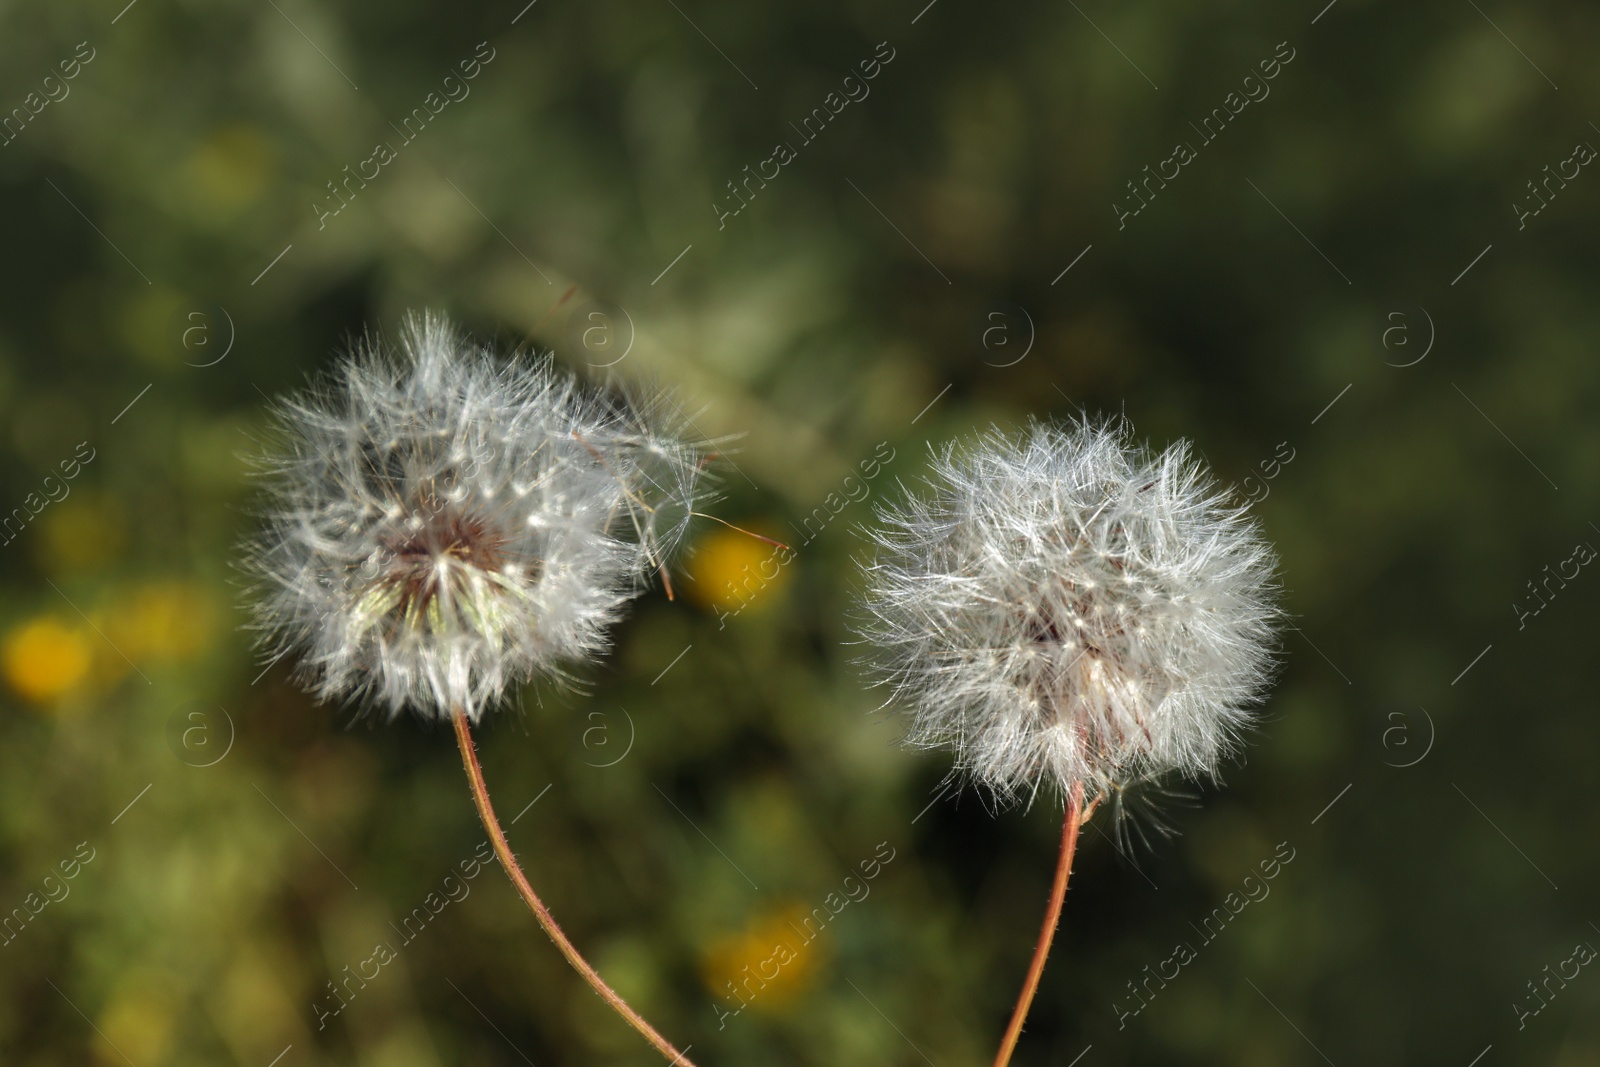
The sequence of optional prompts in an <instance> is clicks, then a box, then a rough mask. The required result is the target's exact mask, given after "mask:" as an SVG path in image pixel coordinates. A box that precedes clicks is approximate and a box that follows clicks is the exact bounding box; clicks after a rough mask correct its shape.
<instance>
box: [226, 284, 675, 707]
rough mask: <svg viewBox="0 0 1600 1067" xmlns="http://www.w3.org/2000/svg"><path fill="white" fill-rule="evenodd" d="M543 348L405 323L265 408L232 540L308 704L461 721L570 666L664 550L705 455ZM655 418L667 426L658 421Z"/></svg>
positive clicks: (260, 621) (264, 635)
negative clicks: (532, 351) (254, 485)
mask: <svg viewBox="0 0 1600 1067" xmlns="http://www.w3.org/2000/svg"><path fill="white" fill-rule="evenodd" d="M668 405H670V401H667V400H664V399H660V398H658V399H657V401H656V402H655V403H652V404H643V403H639V402H629V401H617V400H613V399H611V398H608V397H606V396H604V395H603V394H600V393H599V392H597V391H594V390H591V389H588V388H586V387H584V386H582V385H581V384H580V383H578V382H577V381H576V380H575V379H574V378H573V377H572V376H570V375H568V374H565V373H563V372H560V371H558V370H557V369H555V368H554V367H553V366H552V365H551V362H550V360H549V359H548V357H513V358H511V359H509V360H502V359H500V358H498V357H497V356H496V355H495V354H494V353H493V352H492V351H491V350H489V349H488V348H486V347H484V346H481V345H478V344H475V343H474V342H472V341H470V340H469V339H467V338H466V337H464V336H463V335H462V334H460V333H459V332H458V331H457V330H456V329H455V328H454V327H452V326H451V325H450V323H449V322H447V321H446V320H445V319H443V318H440V317H437V316H434V315H427V316H422V317H416V316H412V317H408V319H407V321H406V324H405V329H404V331H403V333H402V336H401V341H400V345H399V348H398V351H394V350H392V349H391V348H390V347H389V346H387V345H385V344H384V343H382V342H381V341H378V340H375V339H369V340H367V341H366V342H364V343H363V344H361V345H359V346H357V348H356V350H355V351H354V352H353V353H352V354H351V355H350V356H349V357H348V358H347V359H346V360H345V361H343V362H342V363H341V364H340V365H339V366H338V367H337V368H335V369H334V371H333V372H332V373H331V374H330V375H329V376H328V377H327V378H326V379H325V380H324V381H323V382H321V383H319V384H318V385H316V386H314V387H313V388H312V389H311V390H310V391H309V392H308V393H307V394H305V395H303V396H301V397H298V398H295V399H291V400H287V401H284V402H281V403H280V404H279V405H278V406H277V407H276V409H275V412H274V414H275V416H276V420H275V421H276V425H275V431H276V432H275V433H274V435H273V438H274V439H273V440H272V441H271V442H270V443H269V445H268V446H267V448H266V449H264V451H263V453H262V454H261V455H260V456H258V457H256V458H257V460H258V464H259V467H260V473H261V474H262V475H263V476H264V478H265V481H266V486H267V503H266V506H265V508H264V509H263V516H262V519H263V521H262V528H261V529H260V531H259V532H258V533H257V534H256V535H255V536H254V537H253V538H251V539H250V541H249V542H248V543H247V544H246V546H245V555H244V567H245V570H246V571H247V573H248V574H250V576H251V577H252V579H253V590H252V592H253V598H252V599H253V603H252V607H253V610H254V617H255V623H254V625H255V628H256V629H257V630H258V631H259V633H260V642H261V644H262V646H263V647H264V649H265V651H266V652H267V654H268V655H269V656H270V657H272V658H273V659H274V660H275V659H277V658H281V657H282V656H285V655H289V654H291V653H298V654H299V656H300V660H299V667H298V672H297V677H298V679H299V680H300V681H302V682H303V683H305V684H306V685H307V687H308V688H309V689H310V690H311V691H312V692H313V693H314V695H316V696H317V697H318V698H319V699H324V700H336V699H343V698H357V699H360V700H364V701H365V702H367V703H369V704H372V705H376V706H378V707H380V708H383V709H385V710H387V711H388V712H389V714H390V715H391V716H393V715H395V714H398V713H399V712H400V711H401V710H402V709H403V708H407V707H409V708H411V709H413V710H414V711H417V712H419V713H421V714H423V715H425V716H436V717H439V718H447V717H448V716H449V715H450V714H451V711H452V709H454V708H457V707H459V708H461V709H463V710H464V711H466V712H467V714H468V715H470V716H471V717H472V718H474V719H476V718H478V717H479V716H481V715H482V714H483V712H484V711H485V710H486V709H487V708H488V707H490V706H491V705H492V704H493V703H494V701H495V700H496V698H498V697H499V696H500V695H501V694H502V693H503V691H504V690H505V689H506V687H508V686H510V685H514V684H518V683H522V682H526V681H528V680H530V679H533V678H535V677H547V678H553V679H569V678H570V675H569V674H568V669H569V668H570V666H571V665H573V664H575V663H578V662H581V661H583V660H585V659H588V658H591V657H593V656H595V655H597V654H599V653H600V652H602V651H603V650H604V649H605V647H606V644H607V627H608V626H609V625H610V624H611V623H613V622H614V621H616V619H617V618H618V617H619V615H620V614H621V612H622V609H623V607H624V605H625V604H626V603H627V601H628V600H629V599H630V598H631V597H633V596H634V595H635V594H636V593H637V592H639V590H640V589H641V588H642V586H643V583H645V582H646V581H648V579H649V577H650V575H651V573H652V572H653V571H655V570H656V569H658V568H659V567H661V566H663V565H664V561H665V559H666V557H667V556H668V555H669V554H670V552H671V551H672V550H673V548H674V547H675V545H676V542H677V540H678V539H679V538H680V537H681V535H682V533H683V531H684V528H685V525H686V523H687V521H688V514H689V512H690V511H691V510H692V508H693V507H694V505H695V504H696V502H697V496H698V494H700V493H701V492H702V487H703V478H702V475H703V471H704V467H705V460H706V456H705V454H704V452H703V451H702V450H701V449H700V448H699V447H697V446H694V445H691V444H688V443H686V442H685V441H683V440H681V439H680V438H679V435H678V433H677V432H676V430H677V426H675V425H673V424H671V423H668V422H667V421H666V420H664V419H663V418H662V415H663V412H664V410H665V407H666V406H668ZM663 427H668V428H666V429H664V428H663Z"/></svg>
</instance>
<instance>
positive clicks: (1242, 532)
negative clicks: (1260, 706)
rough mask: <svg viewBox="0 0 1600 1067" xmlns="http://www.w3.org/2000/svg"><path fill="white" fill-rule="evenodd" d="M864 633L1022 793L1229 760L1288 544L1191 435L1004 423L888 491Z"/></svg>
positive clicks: (1100, 787) (936, 737)
mask: <svg viewBox="0 0 1600 1067" xmlns="http://www.w3.org/2000/svg"><path fill="white" fill-rule="evenodd" d="M879 518H880V520H881V525H880V526H879V528H878V529H877V530H876V531H875V532H874V540H875V541H876V544H877V548H878V552H877V557H876V559H875V560H874V562H873V563H872V565H871V566H870V568H869V570H868V584H869V590H868V593H867V599H866V606H867V608H868V620H867V622H866V625H865V627H864V636H865V637H866V638H867V639H868V640H869V641H870V642H872V643H873V644H875V645H877V646H879V647H880V648H881V649H882V650H883V651H884V655H883V657H882V659H881V660H880V662H879V667H880V670H881V672H882V677H883V678H884V679H886V680H887V681H888V682H889V683H890V684H891V685H892V686H893V687H894V689H895V696H896V697H898V698H900V700H901V701H903V702H904V703H906V704H909V705H910V708H911V730H910V735H909V740H910V741H911V742H912V743H914V744H917V745H921V746H949V747H950V748H952V749H953V750H954V752H955V756H956V765H957V767H958V769H959V770H961V771H964V772H966V773H967V774H969V775H971V776H972V777H973V778H974V779H976V780H977V781H979V782H981V783H983V784H984V785H986V786H989V787H990V788H992V789H993V790H994V791H996V792H997V793H999V794H1001V795H1002V796H1006V797H1013V796H1016V795H1019V794H1031V793H1033V792H1034V791H1035V790H1037V789H1038V788H1039V787H1040V785H1042V784H1045V783H1049V784H1053V785H1055V786H1056V787H1057V788H1058V789H1059V790H1060V792H1061V793H1062V794H1063V795H1065V794H1068V793H1070V792H1071V791H1072V789H1073V787H1074V786H1075V785H1078V784H1082V785H1083V787H1084V791H1085V793H1086V794H1087V796H1088V797H1089V798H1091V800H1092V799H1094V798H1098V797H1104V796H1106V795H1108V794H1109V793H1110V792H1111V791H1112V790H1113V789H1114V788H1116V787H1117V786H1119V785H1121V784H1124V783H1126V782H1128V781H1130V780H1134V779H1143V778H1146V777H1151V776H1156V775H1161V774H1165V773H1167V772H1178V773H1181V774H1184V775H1188V776H1190V777H1198V776H1202V775H1206V774H1209V773H1211V772H1214V771H1215V769H1216V768H1217V765H1218V763H1219V762H1220V760H1221V759H1222V758H1223V757H1224V756H1225V755H1226V754H1227V753H1228V752H1229V750H1230V749H1231V748H1233V747H1234V745H1235V744H1236V742H1237V739H1238V736H1239V731H1240V729H1241V727H1243V726H1244V725H1245V724H1246V723H1247V722H1248V721H1249V710H1248V709H1249V706H1250V705H1251V704H1252V703H1253V702H1254V701H1255V700H1256V699H1257V698H1258V697H1259V695H1260V693H1261V691H1262V689H1263V687H1264V685H1265V683H1266V681H1267V679H1268V675H1269V667H1270V655H1271V650H1272V647H1273V643H1274V641H1273V623H1274V620H1275V619H1276V616H1277V609H1276V607H1275V592H1276V590H1275V585H1274V580H1273V572H1274V568H1275V559H1274V556H1273V553H1272V550H1271V548H1270V547H1268V545H1267V544H1266V543H1265V542H1264V541H1263V540H1262V538H1261V535H1260V532H1259V530H1258V528H1257V526H1256V524H1255V522H1254V521H1253V520H1250V519H1248V518H1246V517H1245V516H1244V515H1243V514H1242V512H1241V511H1240V510H1239V509H1238V508H1236V507H1233V506H1231V505H1229V504H1228V503H1227V501H1226V500H1225V498H1224V497H1223V496H1222V495H1221V494H1220V493H1218V492H1217V491H1216V490H1215V489H1214V488H1213V487H1212V485H1211V482H1210V479H1209V477H1208V476H1207V474H1206V473H1205V471H1204V470H1203V468H1202V467H1201V465H1200V464H1199V463H1198V462H1197V461H1196V460H1195V459H1194V457H1193V456H1192V454H1191V453H1190V451H1189V448H1188V445H1187V444H1186V443H1183V442H1180V443H1178V444H1175V445H1173V446H1172V447H1170V448H1168V449H1167V450H1166V451H1164V452H1161V453H1159V454H1155V453H1151V452H1150V451H1148V450H1146V449H1143V448H1138V447H1135V446H1133V445H1132V444H1131V443H1130V442H1129V440H1128V437H1127V434H1126V432H1125V431H1123V430H1121V429H1119V428H1118V427H1117V426H1116V425H1096V424H1093V423H1090V422H1087V421H1085V422H1082V423H1077V424H1073V425H1070V426H1068V427H1066V428H1055V427H1050V426H1042V425H1036V426H1034V427H1032V428H1031V429H1030V430H1029V431H1028V433H1027V434H1026V435H1025V436H1024V437H1022V439H1020V440H1018V439H1015V438H1013V437H1009V436H1007V435H1005V434H1002V433H1000V432H998V431H992V432H990V433H989V434H988V435H986V436H984V437H982V438H981V439H980V440H979V441H978V442H977V444H976V445H974V446H973V447H970V448H964V449H957V448H955V447H947V448H946V449H945V450H944V451H943V452H942V453H941V454H940V455H938V456H937V458H936V461H935V464H934V471H933V476H932V479H931V492H930V493H929V494H928V495H927V496H921V497H919V496H912V497H910V498H909V499H907V500H906V501H905V502H904V503H902V504H900V505H898V506H891V507H888V508H881V509H880V511H879Z"/></svg>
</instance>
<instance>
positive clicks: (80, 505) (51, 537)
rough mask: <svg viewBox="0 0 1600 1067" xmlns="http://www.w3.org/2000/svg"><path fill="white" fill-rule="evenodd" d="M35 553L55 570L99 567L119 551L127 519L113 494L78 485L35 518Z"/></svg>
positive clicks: (83, 569) (109, 560)
mask: <svg viewBox="0 0 1600 1067" xmlns="http://www.w3.org/2000/svg"><path fill="white" fill-rule="evenodd" d="M39 524H40V526H41V527H43V529H42V531H41V533H42V537H41V538H40V540H39V549H38V551H39V555H40V557H41V559H42V561H43V562H44V564H45V565H46V566H47V567H49V568H50V569H51V570H52V571H56V572H78V571H85V570H91V569H94V568H98V567H102V566H104V565H105V564H107V563H109V562H111V561H112V560H113V559H115V558H116V557H117V555H118V554H119V553H120V552H121V551H122V546H123V543H124V541H125V540H126V536H125V534H126V529H127V521H126V517H125V515H124V512H123V509H122V505H121V504H119V503H118V502H117V500H116V499H115V498H114V497H111V496H108V495H106V494H103V493H94V492H92V491H89V490H85V489H79V490H77V491H76V492H74V493H73V494H72V496H71V497H70V498H68V499H66V500H63V501H62V502H61V503H60V504H59V505H57V506H55V507H52V508H51V509H50V510H49V511H46V512H45V513H44V515H43V516H42V517H41V518H40V519H39Z"/></svg>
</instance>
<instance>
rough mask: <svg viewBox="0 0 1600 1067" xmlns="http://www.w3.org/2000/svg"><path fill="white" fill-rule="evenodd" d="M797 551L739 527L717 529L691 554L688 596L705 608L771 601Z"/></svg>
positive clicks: (722, 608)
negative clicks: (741, 531)
mask: <svg viewBox="0 0 1600 1067" xmlns="http://www.w3.org/2000/svg"><path fill="white" fill-rule="evenodd" d="M793 558H794V557H793V552H792V551H790V550H788V549H784V548H779V547H777V546H776V545H770V544H768V543H767V542H765V541H761V540H758V539H757V538H754V537H751V536H750V535H749V534H746V533H740V532H739V531H737V530H729V529H716V530H712V531H710V532H709V533H707V534H706V535H705V536H704V537H702V538H700V540H699V541H698V542H697V543H696V544H695V547H694V552H693V554H692V555H691V556H690V557H689V564H688V572H689V581H688V582H687V583H686V587H687V592H688V596H689V598H690V599H691V600H693V601H694V602H695V603H697V604H699V605H700V606H701V607H703V608H708V609H713V610H718V611H734V612H737V611H742V610H744V609H746V608H756V607H759V606H761V605H764V604H770V603H772V602H773V600H774V594H775V593H777V592H778V591H779V590H780V589H781V588H782V587H783V586H784V585H785V584H786V583H787V582H788V580H789V569H788V566H787V564H788V563H789V562H790V561H791V560H792V559H793Z"/></svg>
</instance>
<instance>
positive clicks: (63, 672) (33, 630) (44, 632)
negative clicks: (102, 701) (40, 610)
mask: <svg viewBox="0 0 1600 1067" xmlns="http://www.w3.org/2000/svg"><path fill="white" fill-rule="evenodd" d="M90 663H91V656H90V646H89V641H88V639H87V637H86V636H85V635H84V632H83V631H82V630H80V629H77V628H76V627H70V626H68V625H67V624H65V623H63V622H62V621H61V620H59V619H57V618H55V617H53V616H49V615H41V616H40V617H38V618H36V619H30V620H29V621H27V622H25V623H23V624H22V625H20V626H17V627H14V628H13V629H12V630H11V631H10V632H9V633H7V634H6V636H5V641H4V642H3V643H0V670H3V671H4V673H5V678H6V682H7V683H8V684H9V685H10V686H11V688H12V689H15V690H16V691H17V692H18V693H19V694H21V695H22V696H23V697H25V698H27V699H28V700H31V701H33V702H34V703H36V704H48V703H50V702H52V701H54V700H57V699H59V698H60V697H62V696H63V695H65V694H66V693H69V692H71V691H72V690H73V689H76V688H77V687H78V685H79V684H80V683H81V682H82V681H83V680H84V677H85V676H86V675H87V674H88V673H89V667H90Z"/></svg>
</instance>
